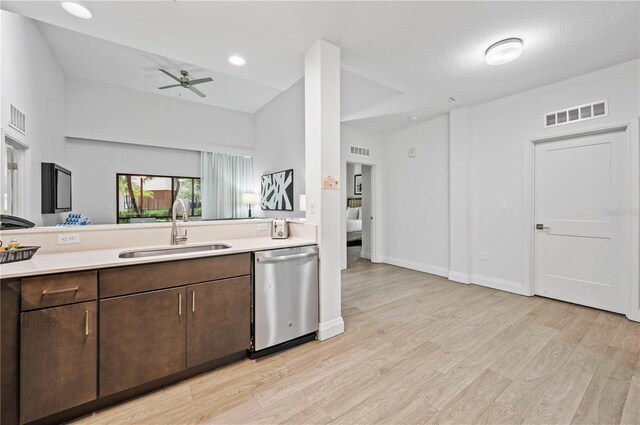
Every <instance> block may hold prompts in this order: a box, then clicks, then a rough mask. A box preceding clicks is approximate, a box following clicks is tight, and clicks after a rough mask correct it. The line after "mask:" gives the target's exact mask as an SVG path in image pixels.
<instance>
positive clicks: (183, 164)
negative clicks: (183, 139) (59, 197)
mask: <svg viewBox="0 0 640 425" xmlns="http://www.w3.org/2000/svg"><path fill="white" fill-rule="evenodd" d="M67 154H68V161H67V163H68V167H69V169H70V170H71V172H72V173H73V212H77V213H82V214H85V215H86V216H87V217H89V219H90V220H91V222H92V223H93V224H110V223H115V222H116V187H117V185H116V173H140V174H143V175H145V174H146V175H153V174H156V175H169V176H185V177H199V176H200V152H197V151H188V150H181V149H168V148H159V147H153V146H140V145H131V144H126V143H111V142H99V141H96V140H84V139H68V143H67Z"/></svg>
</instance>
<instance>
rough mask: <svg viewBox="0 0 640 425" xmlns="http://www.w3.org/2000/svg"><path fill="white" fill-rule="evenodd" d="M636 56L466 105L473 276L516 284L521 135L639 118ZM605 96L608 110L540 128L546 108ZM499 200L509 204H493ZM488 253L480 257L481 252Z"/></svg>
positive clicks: (519, 272)
mask: <svg viewBox="0 0 640 425" xmlns="http://www.w3.org/2000/svg"><path fill="white" fill-rule="evenodd" d="M639 75H640V69H639V66H638V60H635V61H632V62H627V63H623V64H620V65H617V66H614V67H610V68H606V69H603V70H599V71H596V72H592V73H589V74H585V75H582V76H579V77H575V78H571V79H569V80H565V81H562V82H558V83H555V84H551V85H548V86H545V87H541V88H538V89H534V90H529V91H526V92H523V93H519V94H516V95H513V96H509V97H505V98H501V99H498V100H495V101H492V102H488V103H484V104H481V105H478V106H474V107H472V108H470V111H469V134H470V162H471V170H470V182H471V183H470V225H471V247H470V255H471V270H472V274H473V276H472V279H473V280H475V281H477V282H484V283H485V284H492V283H495V284H497V285H496V286H500V285H503V286H506V287H507V288H508V287H511V288H512V289H513V290H514V291H520V290H522V282H523V278H524V275H523V270H524V264H523V261H524V258H523V256H524V235H523V226H524V223H523V214H524V212H523V203H524V199H523V195H522V189H523V184H524V181H523V171H522V167H523V155H524V152H523V145H524V140H526V139H530V138H534V137H539V136H544V135H549V134H557V133H562V132H572V131H576V130H578V129H581V128H582V129H586V128H597V127H602V126H604V125H606V124H607V123H608V122H612V121H617V120H622V119H629V118H633V117H638V115H639V107H638V102H639V97H638V93H639V91H640V85H639V82H638V79H639ZM603 99H608V101H609V116H608V117H605V118H598V119H594V120H590V121H584V122H581V123H575V124H568V125H564V126H559V127H555V128H551V129H547V130H545V129H544V128H543V116H544V114H545V113H546V112H552V111H555V110H559V109H564V108H567V107H570V106H575V105H581V104H585V103H591V102H594V101H598V100H603ZM502 200H506V201H507V202H508V203H509V209H508V210H507V211H502V210H500V209H499V206H500V201H502ZM481 251H485V252H487V254H488V260H487V261H480V252H481Z"/></svg>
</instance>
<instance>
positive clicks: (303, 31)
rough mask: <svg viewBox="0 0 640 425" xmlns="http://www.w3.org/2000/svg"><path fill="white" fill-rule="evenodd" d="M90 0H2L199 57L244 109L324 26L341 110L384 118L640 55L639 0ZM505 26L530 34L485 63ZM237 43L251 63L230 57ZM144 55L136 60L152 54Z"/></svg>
mask: <svg viewBox="0 0 640 425" xmlns="http://www.w3.org/2000/svg"><path fill="white" fill-rule="evenodd" d="M84 3H85V4H86V5H87V6H88V7H89V8H90V9H91V11H92V12H93V14H94V18H93V19H91V20H88V21H85V20H81V19H77V18H74V17H72V16H70V15H68V14H67V13H66V12H64V10H63V9H62V8H61V7H60V2H59V1H52V2H16V1H3V2H2V8H3V9H6V10H9V11H13V12H15V13H19V14H22V15H25V16H28V17H31V18H34V19H37V20H41V21H44V22H48V23H51V24H54V25H57V26H61V27H64V28H69V29H72V30H74V31H78V32H82V33H85V34H88V35H91V36H94V37H97V38H101V39H104V40H109V41H111V42H114V43H118V44H121V45H123V46H130V47H131V48H134V49H137V50H138V51H142V52H148V53H151V54H152V55H149V56H150V57H153V58H154V59H158V57H157V56H160V57H161V58H174V59H172V60H171V62H172V63H174V62H175V65H182V64H195V65H196V66H197V67H200V68H202V69H203V72H204V75H214V74H213V73H216V74H215V75H214V79H216V81H220V84H222V83H224V84H229V85H230V86H233V84H236V86H235V87H236V88H237V90H238V93H242V96H243V97H244V96H246V97H247V98H246V99H242V100H237V102H238V104H240V105H241V106H237V107H236V108H246V110H251V109H252V108H255V105H260V104H261V103H263V102H265V99H269V98H270V97H272V96H273V95H274V93H277V92H278V91H281V90H284V89H286V88H288V87H289V86H290V85H291V84H293V83H294V82H295V81H297V80H298V79H300V78H301V77H302V75H303V71H304V52H305V50H306V49H307V48H308V47H310V46H311V44H312V43H313V42H315V41H316V40H317V39H318V38H323V39H325V40H327V41H329V42H332V43H334V44H336V45H338V46H340V47H341V49H342V67H343V68H344V69H345V70H347V71H349V72H350V73H351V74H350V75H348V76H347V77H343V78H346V79H348V78H349V77H355V78H353V80H354V82H353V84H347V83H346V82H345V83H344V84H343V88H344V89H345V90H344V92H343V97H345V98H347V99H345V100H343V108H344V107H345V105H349V107H348V108H347V110H346V111H343V114H342V116H343V119H344V120H349V121H355V123H356V124H359V125H363V126H368V127H370V128H375V129H379V130H387V129H390V128H396V127H399V126H403V125H406V124H407V120H408V117H409V116H411V115H419V116H421V117H428V116H433V115H436V114H439V113H443V112H446V111H447V110H449V109H452V108H453V107H458V106H461V105H473V104H477V103H481V102H485V101H488V100H491V99H494V98H498V97H502V96H506V95H509V94H513V93H517V92H520V91H523V90H527V89H530V88H534V87H538V86H541V85H545V84H548V83H551V82H555V81H559V80H562V79H566V78H570V77H572V76H575V75H579V74H583V73H586V72H590V71H593V70H596V69H600V68H604V67H607V66H610V65H614V64H617V63H621V62H625V61H628V60H631V59H635V58H637V57H638V56H639V53H638V52H639V51H640V42H639V40H640V32H639V31H640V29H639V28H640V24H639V12H640V9H639V3H638V2H635V1H634V2H480V1H477V2H182V1H178V2H173V1H166V2H165V1H143V2H109V1H97V2H84ZM43 32H45V33H46V32H47V30H43ZM508 37H520V38H522V39H523V40H524V46H525V50H524V53H523V55H522V57H520V58H519V59H518V60H517V61H515V62H512V63H510V64H507V65H503V66H500V67H490V66H488V65H486V64H485V63H484V51H485V49H486V48H487V47H488V46H489V45H491V44H492V43H494V42H496V41H498V40H501V39H503V38H508ZM59 38H61V37H59ZM53 49H54V50H56V48H55V47H54V48H53ZM57 54H59V52H58V53H57ZM232 54H239V55H241V56H243V57H244V58H245V59H246V60H247V64H246V66H244V67H234V66H233V65H230V64H229V63H228V62H227V57H228V56H230V55H232ZM92 60H93V59H92ZM96 61H97V62H99V60H98V59H96ZM149 61H151V63H142V62H140V63H138V62H136V66H138V67H139V68H140V69H142V70H144V69H145V68H149V67H151V66H155V65H154V63H153V60H152V59H149ZM63 62H64V61H63ZM70 63H72V61H70ZM63 66H65V65H63ZM87 66H89V67H92V66H93V65H87ZM66 71H67V72H69V70H66ZM89 71H90V70H87V72H89ZM122 71H123V72H124V68H123V70H122ZM94 75H95V73H94ZM194 75H195V76H197V77H200V75H199V74H194ZM344 75H345V73H344V72H343V76H344ZM360 76H361V77H365V79H366V80H363V79H360V78H359V77H360ZM111 78H113V77H111ZM120 81H122V80H120ZM154 84H155V81H154ZM370 84H373V85H374V86H375V87H376V88H377V89H376V90H369V89H368V88H369V87H371V86H370ZM250 86H251V87H254V88H255V90H253V89H250V88H249V87H250ZM356 86H357V87H359V88H356ZM216 87H221V86H220V85H217V86H216ZM365 88H366V89H365ZM360 96H363V97H362V98H361V97H360ZM364 96H367V98H366V99H365V97H364ZM450 96H454V97H455V98H456V102H455V103H452V102H449V101H448V98H449V97H450ZM212 97H215V96H213V95H212ZM365 100H366V101H365ZM241 110H244V109H241Z"/></svg>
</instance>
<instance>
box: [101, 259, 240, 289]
mask: <svg viewBox="0 0 640 425" xmlns="http://www.w3.org/2000/svg"><path fill="white" fill-rule="evenodd" d="M250 272H251V254H248V253H247V254H233V255H225V256H222V257H209V258H196V259H193V260H180V261H168V262H165V263H152V264H142V265H139V266H130V267H118V268H113V269H105V270H100V298H109V297H116V296H120V295H129V294H135V293H139V292H146V291H152V290H156V289H165V288H172V287H176V286H183V285H189V284H191V283H200V282H207V281H210V280H218V279H227V278H230V277H237V276H245V275H248V274H249V273H250Z"/></svg>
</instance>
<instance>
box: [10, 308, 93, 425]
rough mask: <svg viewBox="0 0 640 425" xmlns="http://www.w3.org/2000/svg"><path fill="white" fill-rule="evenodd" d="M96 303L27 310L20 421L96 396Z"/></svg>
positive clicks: (22, 342) (23, 318) (22, 346)
mask: <svg viewBox="0 0 640 425" xmlns="http://www.w3.org/2000/svg"><path fill="white" fill-rule="evenodd" d="M96 319H97V315H96V302H95V301H91V302H86V303H81V304H72V305H67V306H62V307H55V308H47V309H44V310H36V311H30V312H27V313H22V314H21V317H20V321H21V332H20V423H25V422H31V421H33V420H36V419H39V418H42V417H45V416H48V415H51V414H54V413H57V412H61V411H63V410H65V409H69V408H71V407H74V406H78V405H80V404H83V403H86V402H89V401H91V400H95V398H96V385H97V382H96V381H97V370H96V369H97V361H98V359H97V338H96Z"/></svg>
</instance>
